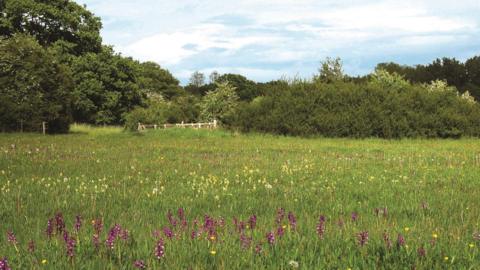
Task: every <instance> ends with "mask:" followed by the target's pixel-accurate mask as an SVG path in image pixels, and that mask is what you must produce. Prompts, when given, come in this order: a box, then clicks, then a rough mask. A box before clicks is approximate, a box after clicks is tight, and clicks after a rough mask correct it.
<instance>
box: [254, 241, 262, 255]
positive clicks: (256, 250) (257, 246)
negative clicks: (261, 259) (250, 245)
mask: <svg viewBox="0 0 480 270" xmlns="http://www.w3.org/2000/svg"><path fill="white" fill-rule="evenodd" d="M255 253H256V254H260V253H262V244H260V243H259V244H257V245H256V246H255Z"/></svg>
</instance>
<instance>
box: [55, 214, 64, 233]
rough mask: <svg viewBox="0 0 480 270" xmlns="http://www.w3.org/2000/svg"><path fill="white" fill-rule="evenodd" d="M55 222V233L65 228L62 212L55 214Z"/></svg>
mask: <svg viewBox="0 0 480 270" xmlns="http://www.w3.org/2000/svg"><path fill="white" fill-rule="evenodd" d="M55 224H56V225H57V233H62V232H63V231H64V230H65V220H64V219H63V215H62V213H57V214H56V215H55Z"/></svg>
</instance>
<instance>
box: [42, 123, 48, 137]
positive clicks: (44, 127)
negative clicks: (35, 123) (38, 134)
mask: <svg viewBox="0 0 480 270" xmlns="http://www.w3.org/2000/svg"><path fill="white" fill-rule="evenodd" d="M42 133H43V135H45V134H46V133H47V123H46V122H42Z"/></svg>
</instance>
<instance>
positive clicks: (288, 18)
mask: <svg viewBox="0 0 480 270" xmlns="http://www.w3.org/2000/svg"><path fill="white" fill-rule="evenodd" d="M81 2H84V3H87V4H88V6H89V8H91V9H93V11H94V12H95V13H96V14H97V15H100V16H101V17H102V19H103V20H104V25H105V29H104V30H103V33H104V36H105V41H106V42H107V43H110V44H114V45H116V48H117V49H119V50H120V51H121V52H123V53H124V54H126V55H130V56H133V57H136V58H139V59H141V60H144V61H145V60H153V61H156V62H159V63H160V64H161V65H164V66H166V67H168V68H169V69H171V70H172V71H173V72H174V74H175V75H176V76H178V77H180V78H181V79H185V78H186V77H188V76H186V72H187V71H188V72H191V71H194V70H213V69H216V70H219V71H222V70H225V71H228V72H234V71H235V70H236V71H238V72H242V73H245V74H244V75H246V76H252V77H256V78H263V79H264V80H267V79H275V78H277V77H276V76H277V75H278V74H285V73H287V74H290V75H295V73H296V72H300V73H302V75H307V76H308V75H310V74H311V73H313V72H315V70H316V65H318V61H319V60H321V59H322V58H323V57H325V56H328V55H330V56H340V57H342V58H343V59H344V60H345V63H346V64H347V65H348V64H349V63H350V65H351V66H346V70H349V71H353V72H354V73H361V72H365V70H368V68H371V67H373V65H374V64H375V63H376V62H375V61H377V62H378V61H386V60H391V59H390V58H388V57H392V56H394V58H395V59H400V60H402V59H403V60H404V61H403V62H404V63H407V62H408V63H410V61H412V59H414V57H416V56H418V55H417V54H416V53H417V52H423V53H425V54H427V53H428V54H429V56H428V57H433V55H434V54H435V53H447V54H449V56H452V55H453V56H455V55H462V56H463V55H464V53H461V51H460V50H461V48H464V47H467V46H469V51H479V49H480V48H479V47H480V45H477V47H476V48H472V46H474V45H471V44H470V43H472V42H473V41H474V40H476V39H478V38H477V37H478V34H479V32H480V30H479V25H480V17H478V16H477V14H478V13H479V12H480V1H478V0H462V1H447V0H423V1H422V0H404V1H396V0H385V1H381V2H380V1H375V0H344V1H334V0H323V1H317V0H262V1H258V0H243V1H233V0H223V1H220V0H203V1H196V0H182V1H177V2H172V1H166V0H137V1H131V0H82V1H81ZM449 52H450V53H449ZM442 56H444V55H436V57H442ZM307 70H309V71H307ZM272 76H275V77H272Z"/></svg>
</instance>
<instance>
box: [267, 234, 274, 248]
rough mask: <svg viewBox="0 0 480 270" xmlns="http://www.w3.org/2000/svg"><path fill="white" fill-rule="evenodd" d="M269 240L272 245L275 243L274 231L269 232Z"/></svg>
mask: <svg viewBox="0 0 480 270" xmlns="http://www.w3.org/2000/svg"><path fill="white" fill-rule="evenodd" d="M267 242H268V243H269V244H270V245H273V244H275V235H273V232H269V233H267Z"/></svg>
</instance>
